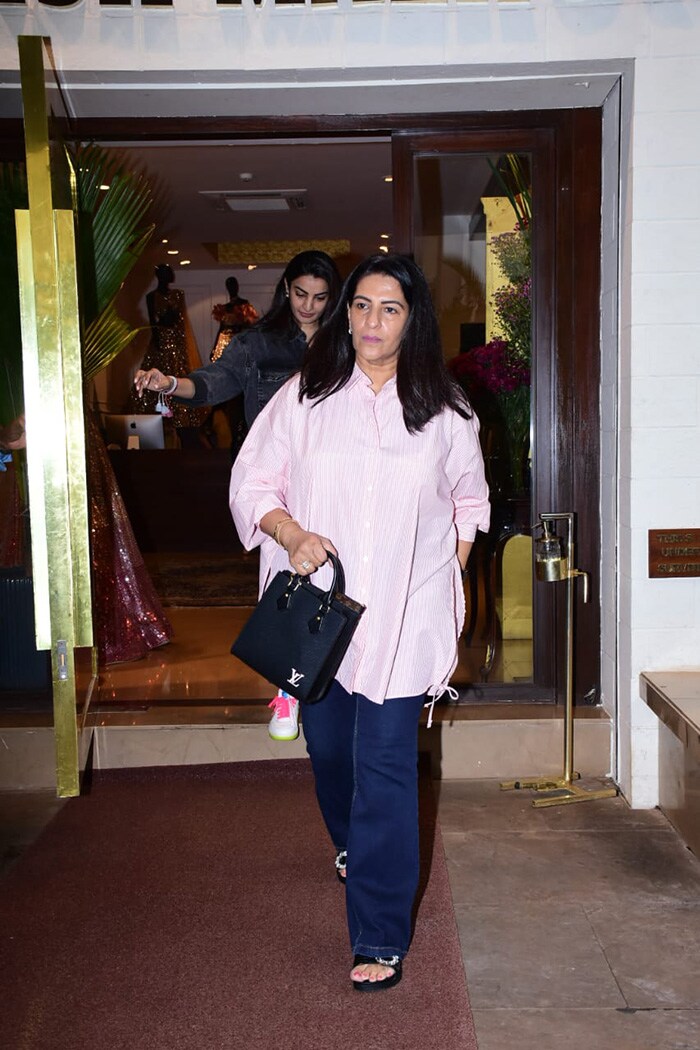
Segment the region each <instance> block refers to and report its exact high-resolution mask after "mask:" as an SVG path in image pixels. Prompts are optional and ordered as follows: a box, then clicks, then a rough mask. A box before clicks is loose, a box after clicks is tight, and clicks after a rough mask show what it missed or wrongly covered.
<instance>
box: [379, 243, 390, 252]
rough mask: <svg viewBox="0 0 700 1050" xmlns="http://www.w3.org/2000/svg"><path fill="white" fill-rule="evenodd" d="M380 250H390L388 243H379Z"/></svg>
mask: <svg viewBox="0 0 700 1050" xmlns="http://www.w3.org/2000/svg"><path fill="white" fill-rule="evenodd" d="M379 251H380V252H388V251H389V248H388V247H387V245H386V244H380V245H379Z"/></svg>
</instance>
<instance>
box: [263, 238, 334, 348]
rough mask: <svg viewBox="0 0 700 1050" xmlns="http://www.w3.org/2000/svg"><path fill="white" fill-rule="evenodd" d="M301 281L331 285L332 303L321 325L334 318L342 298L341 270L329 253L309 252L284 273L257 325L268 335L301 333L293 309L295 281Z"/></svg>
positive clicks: (299, 255)
mask: <svg viewBox="0 0 700 1050" xmlns="http://www.w3.org/2000/svg"><path fill="white" fill-rule="evenodd" d="M298 277H318V278H320V279H321V280H322V281H325V282H326V284H327V285H328V301H327V303H326V308H325V310H324V311H323V313H322V314H321V317H320V319H319V320H320V323H321V324H323V322H324V321H325V320H326V319H327V318H328V317H330V315H331V313H332V311H333V307H334V306H335V304H336V302H337V299H338V296H339V294H340V286H341V283H342V282H341V278H340V274H339V273H338V268H337V267H336V265H335V263H334V262H333V260H332V259H331V257H330V255H326V253H325V252H317V251H307V252H299V254H298V255H295V256H294V258H293V259H290V261H289V262H288V263H287V265H286V267H285V269H284V273H283V274H282V276H281V277H280V279H279V281H278V282H277V284H276V286H275V292H274V295H273V296H272V302H271V303H270V308H269V310H268V311H267V312H266V313H265V314H264V315H263V316H262V317H261V318H260V320H259V321H258V323H257V324H256V325H255V327H256V328H262V329H264V330H265V331H277V332H288V333H289V335H294V334H295V333H296V332H298V331H299V326H298V325H297V323H296V321H295V320H294V314H293V313H292V308H291V306H290V305H289V294H288V293H289V288H290V286H291V284H292V281H296V279H297V278H298Z"/></svg>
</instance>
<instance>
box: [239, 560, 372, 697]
mask: <svg viewBox="0 0 700 1050" xmlns="http://www.w3.org/2000/svg"><path fill="white" fill-rule="evenodd" d="M328 560H329V561H330V562H331V564H332V566H333V580H332V582H331V585H330V587H329V589H328V590H327V591H322V590H320V588H318V587H315V586H314V584H313V583H311V582H310V581H309V580H308V579H307V577H305V576H299V575H298V574H297V573H294V572H289V571H288V572H278V573H277V575H276V576H275V578H274V579H273V580H272V582H271V583H270V585H269V586H268V587H267V589H266V590H265V591H264V593H263V595H262V597H261V598H260V601H259V602H258V604H257V605H256V607H255V609H254V610H253V613H252V615H251V617H250V619H249V620H248V622H247V623H246V625H245V627H244V628H243V630H242V631H241V633H240V634H239V636H238V638H236V640H235V642H234V643H233V645H232V646H231V652H232V653H233V655H234V656H237V657H238V659H239V660H242V661H243V663H245V664H248V666H249V667H252V669H253V670H254V671H257V673H258V674H260V675H262V676H263V678H267V680H268V682H272V683H274V685H276V686H278V687H279V688H280V689H284V690H285V691H286V692H287V693H289V694H290V695H291V696H294V697H296V699H297V700H301V701H302V702H303V703H306V704H313V703H316V701H318V700H321V699H323V697H324V695H325V694H326V692H327V691H328V688H329V686H330V684H331V682H332V681H333V679H334V677H335V673H336V671H337V670H338V668H339V667H340V663H341V661H342V659H343V657H344V656H345V653H346V651H347V648H348V646H349V644H350V639H351V638H352V636H353V634H354V632H355V628H356V627H357V625H358V623H359V620H360V617H361V616H362V613H363V612H364V611H365V606H364V605H360V603H359V602H355V601H353V600H352V598H348V596H347V595H346V594H344V593H343V592H344V591H345V573H344V572H343V566H342V565H341V564H340V559H339V558H337V557H336V556H335V554H331V552H330V551H328Z"/></svg>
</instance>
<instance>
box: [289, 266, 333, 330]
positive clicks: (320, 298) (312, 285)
mask: <svg viewBox="0 0 700 1050" xmlns="http://www.w3.org/2000/svg"><path fill="white" fill-rule="evenodd" d="M288 292H289V305H290V307H291V310H292V315H293V317H294V320H295V321H296V323H297V324H298V325H299V327H300V328H301V330H302V331H306V330H307V329H311V330H312V331H314V330H315V329H316V328H318V324H319V321H320V319H321V314H322V313H323V311H324V310H325V309H326V306H327V305H328V283H327V282H326V281H324V280H323V278H322V277H311V275H310V274H305V275H304V276H303V277H295V278H294V280H293V281H291V282H290V284H289V288H288Z"/></svg>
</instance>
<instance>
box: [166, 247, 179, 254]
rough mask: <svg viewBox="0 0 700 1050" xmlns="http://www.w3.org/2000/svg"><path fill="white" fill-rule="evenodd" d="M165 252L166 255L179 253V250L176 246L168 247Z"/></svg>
mask: <svg viewBox="0 0 700 1050" xmlns="http://www.w3.org/2000/svg"><path fill="white" fill-rule="evenodd" d="M167 254H168V255H179V254H180V251H179V249H178V248H168V251H167Z"/></svg>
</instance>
